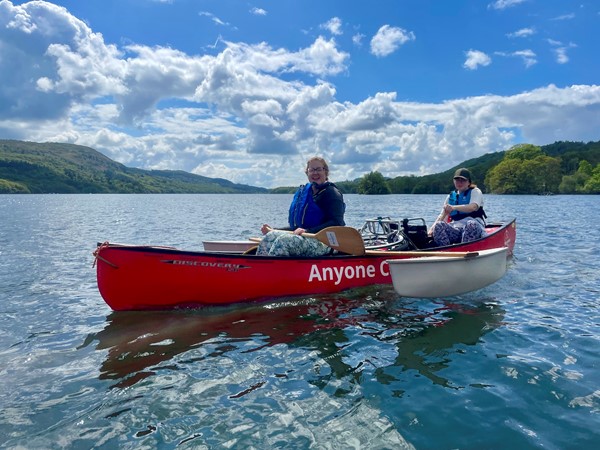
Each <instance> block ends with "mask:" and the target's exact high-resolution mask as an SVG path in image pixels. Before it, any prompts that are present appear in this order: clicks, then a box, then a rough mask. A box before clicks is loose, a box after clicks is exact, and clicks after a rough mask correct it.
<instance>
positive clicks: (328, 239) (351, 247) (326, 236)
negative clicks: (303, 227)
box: [303, 227, 365, 255]
mask: <svg viewBox="0 0 600 450" xmlns="http://www.w3.org/2000/svg"><path fill="white" fill-rule="evenodd" d="M303 236H306V237H315V238H316V239H318V240H319V241H321V242H322V243H323V244H325V245H327V246H329V247H331V248H333V249H335V250H338V251H340V252H342V253H348V254H350V255H364V254H365V243H364V241H363V238H362V236H361V235H360V233H359V232H358V230H357V229H356V228H352V227H328V228H325V229H323V230H321V231H319V232H318V233H316V234H314V235H309V234H308V233H304V234H303Z"/></svg>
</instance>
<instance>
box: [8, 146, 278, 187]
mask: <svg viewBox="0 0 600 450" xmlns="http://www.w3.org/2000/svg"><path fill="white" fill-rule="evenodd" d="M267 192H269V190H268V189H264V188H258V187H253V186H247V185H243V184H235V183H232V182H231V181H228V180H224V179H221V178H208V177H203V176H200V175H194V174H191V173H188V172H184V171H173V170H142V169H135V168H130V167H126V166H124V165H123V164H120V163H118V162H115V161H113V160H112V159H110V158H108V157H106V156H104V155H103V154H102V153H100V152H98V151H96V150H94V149H92V148H89V147H83V146H81V145H73V144H60V143H35V142H23V141H12V140H0V193H39V194H47V193H60V194H69V193H152V194H167V193H194V194H195V193H202V194H216V193H241V194H255V193H267Z"/></svg>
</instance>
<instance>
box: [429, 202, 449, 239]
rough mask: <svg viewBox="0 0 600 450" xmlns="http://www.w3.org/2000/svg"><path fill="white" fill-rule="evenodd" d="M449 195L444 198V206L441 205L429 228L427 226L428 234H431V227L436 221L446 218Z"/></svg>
mask: <svg viewBox="0 0 600 450" xmlns="http://www.w3.org/2000/svg"><path fill="white" fill-rule="evenodd" d="M449 197H450V196H448V197H446V200H444V206H442V210H441V211H440V213H439V214H438V216H437V217H436V218H435V220H434V221H433V223H432V224H431V228H429V230H428V231H427V235H428V236H431V235H432V234H433V227H434V226H435V224H436V223H438V222H442V221H443V220H444V219H445V218H446V216H448V213H447V212H446V207H447V206H448V199H449Z"/></svg>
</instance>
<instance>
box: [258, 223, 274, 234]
mask: <svg viewBox="0 0 600 450" xmlns="http://www.w3.org/2000/svg"><path fill="white" fill-rule="evenodd" d="M271 230H272V228H271V225H269V224H267V223H264V224H263V226H262V227H260V232H261V233H262V234H267V233H268V232H269V231H271Z"/></svg>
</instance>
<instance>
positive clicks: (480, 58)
mask: <svg viewBox="0 0 600 450" xmlns="http://www.w3.org/2000/svg"><path fill="white" fill-rule="evenodd" d="M465 54H466V56H467V59H466V61H465V62H464V64H463V67H465V68H466V69H469V70H476V69H477V68H478V67H479V66H489V65H490V64H491V63H492V58H490V57H489V56H488V55H486V54H485V53H483V52H481V51H479V50H469V51H467V52H465Z"/></svg>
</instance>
